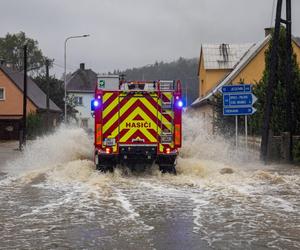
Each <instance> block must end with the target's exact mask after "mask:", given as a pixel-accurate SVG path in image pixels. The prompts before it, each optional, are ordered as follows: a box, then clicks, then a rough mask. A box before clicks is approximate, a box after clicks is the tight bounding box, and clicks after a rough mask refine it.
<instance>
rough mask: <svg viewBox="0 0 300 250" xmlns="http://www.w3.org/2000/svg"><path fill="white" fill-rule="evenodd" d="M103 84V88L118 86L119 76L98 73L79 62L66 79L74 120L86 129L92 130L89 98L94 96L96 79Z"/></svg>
mask: <svg viewBox="0 0 300 250" xmlns="http://www.w3.org/2000/svg"><path fill="white" fill-rule="evenodd" d="M100 80H101V83H103V84H104V86H103V87H104V88H106V87H111V86H116V88H118V86H119V76H117V75H98V74H97V73H95V72H94V71H93V70H91V69H86V68H85V64H84V63H81V64H80V66H79V69H78V70H76V71H75V72H74V73H72V75H71V77H70V78H69V79H68V81H67V94H68V97H69V98H70V99H73V100H74V101H75V109H76V111H77V113H76V114H75V122H76V124H77V125H79V126H80V127H82V128H85V129H86V130H89V131H93V130H94V118H93V117H92V114H91V100H92V99H93V98H94V93H95V88H96V84H97V82H98V81H100Z"/></svg>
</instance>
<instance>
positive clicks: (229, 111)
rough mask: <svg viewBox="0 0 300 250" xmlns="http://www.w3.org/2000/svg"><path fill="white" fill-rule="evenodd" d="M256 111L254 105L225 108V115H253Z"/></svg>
mask: <svg viewBox="0 0 300 250" xmlns="http://www.w3.org/2000/svg"><path fill="white" fill-rule="evenodd" d="M255 112H256V109H255V108H253V107H237V108H233V107H232V108H228V107H224V108H223V115H252V114H254V113H255Z"/></svg>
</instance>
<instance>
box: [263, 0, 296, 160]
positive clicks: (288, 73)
mask: <svg viewBox="0 0 300 250" xmlns="http://www.w3.org/2000/svg"><path fill="white" fill-rule="evenodd" d="M291 9H292V5H291V0H286V20H284V19H282V18H281V10H282V0H278V1H277V10H276V20H275V31H274V36H273V45H272V48H271V58H270V64H269V72H270V74H269V82H268V85H267V93H266V102H265V113H264V120H263V131H262V141H261V159H262V160H264V162H265V163H266V162H267V160H268V144H269V129H270V120H271V115H272V102H273V95H274V89H276V84H277V82H278V76H277V69H278V48H279V33H280V24H281V23H283V24H285V25H286V62H285V65H286V69H285V80H286V82H285V88H286V129H287V132H288V134H289V156H288V158H289V159H288V160H289V161H292V160H293V153H292V151H293V132H294V125H293V112H292V102H293V97H292V89H291V83H292V81H293V65H292V10H291Z"/></svg>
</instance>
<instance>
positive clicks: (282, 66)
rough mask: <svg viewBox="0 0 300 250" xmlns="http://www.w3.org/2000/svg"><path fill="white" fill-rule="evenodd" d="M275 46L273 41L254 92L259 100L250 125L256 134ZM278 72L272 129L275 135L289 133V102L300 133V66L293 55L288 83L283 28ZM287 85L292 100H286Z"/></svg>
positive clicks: (261, 118)
mask: <svg viewBox="0 0 300 250" xmlns="http://www.w3.org/2000/svg"><path fill="white" fill-rule="evenodd" d="M272 44H273V40H272V39H271V41H270V46H269V48H268V49H267V51H266V53H265V62H266V68H265V70H264V73H263V77H262V79H261V80H260V81H259V82H258V83H257V84H256V85H255V86H254V88H253V92H254V94H255V95H256V97H257V98H258V100H257V102H256V104H255V107H256V109H257V112H256V113H255V114H254V115H253V116H252V117H251V120H250V125H251V127H252V129H253V130H254V131H255V133H256V134H260V133H261V128H262V123H263V114H264V105H265V98H266V91H267V84H268V81H269V65H270V63H269V62H270V56H271V55H270V51H271V49H270V48H271V47H272ZM277 53H278V59H279V61H278V70H277V72H276V73H277V77H278V82H277V83H276V86H275V89H274V98H273V103H272V109H273V112H272V116H271V122H270V128H271V129H272V131H273V132H274V134H279V133H280V132H283V131H287V113H286V106H287V103H288V102H291V103H292V114H293V124H294V128H293V130H294V133H298V134H299V133H300V112H299V107H300V72H299V66H298V64H297V59H296V55H295V54H293V59H292V65H293V76H292V79H293V80H292V81H291V82H290V83H286V81H285V74H286V72H285V71H286V58H287V55H286V32H285V28H284V27H281V30H280V36H279V49H278V52H277ZM286 84H290V87H291V90H292V91H291V92H292V97H291V99H290V100H287V98H286Z"/></svg>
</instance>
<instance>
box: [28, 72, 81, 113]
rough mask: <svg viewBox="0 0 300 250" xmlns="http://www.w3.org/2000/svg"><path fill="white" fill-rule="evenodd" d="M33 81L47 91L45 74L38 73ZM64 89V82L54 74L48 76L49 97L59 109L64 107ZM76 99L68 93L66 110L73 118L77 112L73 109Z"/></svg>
mask: <svg viewBox="0 0 300 250" xmlns="http://www.w3.org/2000/svg"><path fill="white" fill-rule="evenodd" d="M33 80H34V82H35V83H36V84H37V85H38V86H39V87H40V88H41V90H43V91H44V92H45V93H47V88H48V82H47V78H46V76H45V75H42V74H39V75H38V76H36V77H35V78H34V79H33ZM64 97H65V89H64V82H63V81H62V80H59V79H57V78H55V77H54V76H49V98H50V99H51V100H52V101H53V102H54V103H55V104H56V105H57V106H58V107H59V108H60V109H61V110H64V109H65V102H64ZM75 106H76V100H75V97H74V95H69V96H68V97H67V112H68V114H69V116H71V117H73V118H75V113H76V112H77V111H76V109H75Z"/></svg>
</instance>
